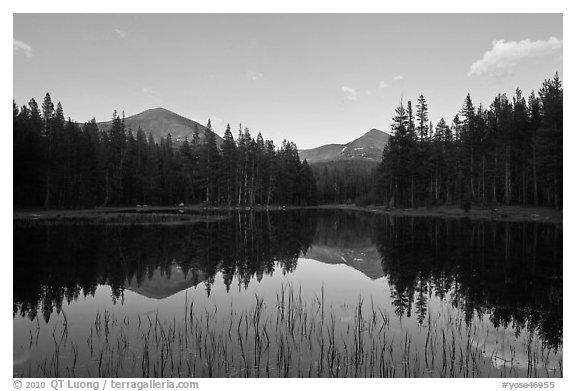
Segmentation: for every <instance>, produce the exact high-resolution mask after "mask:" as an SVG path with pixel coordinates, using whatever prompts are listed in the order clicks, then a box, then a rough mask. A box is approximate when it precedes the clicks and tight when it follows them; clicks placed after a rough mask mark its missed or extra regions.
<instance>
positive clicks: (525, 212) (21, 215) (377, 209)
mask: <svg viewBox="0 0 576 391" xmlns="http://www.w3.org/2000/svg"><path fill="white" fill-rule="evenodd" d="M306 209H321V210H342V211H353V212H365V213H374V214H379V215H389V216H413V217H434V218H461V219H463V218H467V219H470V220H491V221H497V222H534V223H547V224H554V225H556V226H559V227H560V229H562V221H563V212H562V211H558V210H555V209H552V208H543V207H531V206H530V207H524V206H497V207H496V208H494V209H491V208H487V209H482V208H479V207H472V208H471V209H470V211H468V212H465V211H463V210H462V209H460V208H458V207H450V206H436V207H419V208H414V209H410V208H406V209H404V208H395V209H390V210H389V209H387V208H386V207H384V206H357V205H351V204H327V205H317V206H293V205H285V206H282V205H274V206H268V207H266V206H262V205H256V206H253V207H231V206H230V207H229V206H216V205H215V206H205V205H202V204H194V205H187V206H183V207H179V206H146V207H134V206H132V207H130V206H125V207H96V208H91V209H39V208H34V209H14V210H13V222H15V223H19V224H25V223H35V222H42V223H46V222H51V223H66V222H70V223H72V222H77V223H80V222H85V223H92V224H115V225H130V224H193V223H198V222H206V221H215V220H218V219H219V217H217V216H206V215H204V214H205V213H211V212H228V213H231V212H246V211H253V212H275V211H286V210H306ZM175 212H180V213H175ZM186 212H188V213H186Z"/></svg>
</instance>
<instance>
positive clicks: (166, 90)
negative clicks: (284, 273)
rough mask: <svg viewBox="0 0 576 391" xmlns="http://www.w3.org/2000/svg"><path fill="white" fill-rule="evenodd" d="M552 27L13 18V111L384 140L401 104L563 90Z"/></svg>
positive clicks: (551, 17) (445, 107) (426, 19)
mask: <svg viewBox="0 0 576 391" xmlns="http://www.w3.org/2000/svg"><path fill="white" fill-rule="evenodd" d="M562 24H563V18H562V15H561V14H14V17H13V86H14V91H13V98H14V100H15V101H16V103H17V104H18V105H22V104H27V103H28V101H29V100H30V98H35V99H36V100H37V101H38V102H39V103H40V102H41V101H42V99H43V97H44V95H45V94H46V92H49V93H50V95H51V96H52V99H53V101H61V102H62V106H63V108H64V113H65V115H66V117H71V118H72V119H73V120H75V121H78V122H80V123H83V122H86V121H88V120H90V119H91V118H93V117H94V118H96V120H97V121H106V120H109V119H111V117H112V112H113V111H114V110H118V111H119V112H121V111H124V112H125V114H126V116H130V115H134V114H137V113H139V112H142V111H144V110H146V109H149V108H154V107H164V108H166V109H168V110H171V111H174V112H176V113H178V114H180V115H183V116H185V117H188V118H191V119H194V120H196V121H198V122H200V123H202V124H206V122H207V121H208V119H211V122H212V124H213V128H214V130H215V131H216V132H217V133H218V134H220V135H222V134H223V132H224V129H225V127H226V124H227V123H229V124H230V126H231V127H232V129H233V130H234V135H236V131H237V129H238V127H239V125H240V124H242V127H248V128H249V129H250V132H251V134H253V135H256V134H257V133H258V132H261V133H262V135H263V136H264V138H267V139H272V140H274V142H275V144H276V145H280V143H281V142H282V140H284V139H288V140H290V141H293V142H295V143H296V144H297V146H298V147H299V148H300V149H305V148H313V147H317V146H320V145H323V144H329V143H346V142H348V141H351V140H353V139H355V138H357V137H359V136H361V135H362V134H364V133H366V132H368V131H369V130H370V129H372V128H377V129H380V130H384V131H390V124H391V122H392V116H393V114H394V108H395V107H396V106H397V105H398V104H399V102H400V100H401V99H402V100H403V101H404V102H406V101H408V100H411V101H412V102H413V104H414V105H415V104H416V100H417V98H418V96H419V95H420V94H423V95H424V96H425V98H426V100H427V102H428V106H429V116H430V119H431V120H432V121H433V123H434V124H436V123H437V122H438V121H439V120H440V117H444V118H445V119H446V120H447V122H451V120H452V118H454V116H455V114H456V113H457V112H458V111H459V110H460V109H461V107H462V104H463V101H464V98H465V97H466V94H468V93H470V95H471V97H472V101H473V103H474V104H475V105H478V104H480V103H481V104H483V105H484V106H488V105H489V104H490V103H491V101H492V100H493V98H494V96H495V95H496V94H498V93H507V94H508V95H509V96H512V94H513V93H514V91H515V89H516V88H517V87H519V88H520V89H521V90H522V91H523V92H524V93H525V94H526V95H528V94H529V93H530V91H531V90H536V91H537V90H538V89H539V88H540V87H541V85H542V82H543V81H544V79H546V78H551V77H553V75H554V73H555V72H558V73H559V75H560V77H561V78H563V73H562V71H563V70H562V62H563V55H562V53H563V36H562V27H563V26H562Z"/></svg>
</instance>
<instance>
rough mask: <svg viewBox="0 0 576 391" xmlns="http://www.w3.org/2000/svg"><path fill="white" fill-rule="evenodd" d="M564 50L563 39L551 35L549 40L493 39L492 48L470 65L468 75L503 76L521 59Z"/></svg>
mask: <svg viewBox="0 0 576 391" xmlns="http://www.w3.org/2000/svg"><path fill="white" fill-rule="evenodd" d="M558 50H562V40H560V39H558V38H556V37H550V38H549V39H548V40H547V41H542V40H540V41H531V40H529V39H524V40H522V41H508V42H506V41H504V40H502V39H501V40H495V41H492V49H490V50H488V51H487V52H485V53H484V56H483V57H482V59H480V60H478V61H476V62H474V63H473V64H472V65H471V66H470V71H469V72H468V76H473V75H483V74H488V75H489V76H495V77H501V76H506V75H511V74H512V68H514V67H515V66H516V65H517V64H518V62H519V61H523V60H527V59H530V58H536V57H544V56H548V55H552V54H553V53H555V52H556V51H558Z"/></svg>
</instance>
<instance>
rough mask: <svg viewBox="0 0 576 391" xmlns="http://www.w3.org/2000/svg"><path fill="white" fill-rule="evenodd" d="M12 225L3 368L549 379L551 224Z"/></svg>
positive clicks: (283, 219) (253, 220)
mask: <svg viewBox="0 0 576 391" xmlns="http://www.w3.org/2000/svg"><path fill="white" fill-rule="evenodd" d="M224 217H225V218H224V219H219V220H215V221H211V222H201V223H197V224H191V225H134V226H131V225H125V226H118V225H110V226H107V225H104V226H103V225H91V224H63V225H55V224H50V225H42V224H36V225H34V224H32V225H30V226H26V227H19V226H16V225H15V227H14V276H13V278H14V291H13V329H14V333H13V349H14V361H13V375H14V376H15V377H20V376H23V377H148V376H150V377H268V376H270V377H286V376H287V377H500V376H504V377H561V376H562V370H563V354H562V348H563V331H562V291H563V288H562V284H563V282H562V281H563V272H562V230H561V228H558V227H556V226H554V225H551V224H543V223H513V222H492V221H472V220H468V219H439V218H422V217H418V218H417V217H390V216H386V215H374V214H369V213H362V212H352V211H337V210H313V209H312V210H310V209H309V210H290V211H275V212H269V213H265V212H243V213H236V212H234V213H228V214H224Z"/></svg>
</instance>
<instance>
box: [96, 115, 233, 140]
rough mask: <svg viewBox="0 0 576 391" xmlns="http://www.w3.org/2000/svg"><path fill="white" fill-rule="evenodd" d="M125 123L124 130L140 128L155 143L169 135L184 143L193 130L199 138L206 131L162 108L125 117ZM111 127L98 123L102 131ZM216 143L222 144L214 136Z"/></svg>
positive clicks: (196, 124) (192, 134) (218, 138)
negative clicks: (151, 137) (149, 134)
mask: <svg viewBox="0 0 576 391" xmlns="http://www.w3.org/2000/svg"><path fill="white" fill-rule="evenodd" d="M125 123H126V129H133V130H136V129H138V128H141V129H142V130H143V131H144V133H146V134H148V133H151V134H152V135H153V136H154V138H155V139H156V140H157V141H158V140H160V138H161V137H164V138H165V137H167V136H168V134H170V135H171V136H172V140H173V141H175V142H177V143H178V142H182V141H184V140H185V139H186V138H188V139H189V140H191V139H192V137H193V136H194V131H195V129H198V132H199V134H200V137H201V138H204V137H205V135H206V132H207V131H208V129H207V128H206V126H204V125H202V124H199V123H198V122H196V121H193V120H191V119H188V118H186V117H184V116H182V115H180V114H177V113H175V112H173V111H170V110H168V109H166V108H164V107H156V108H153V109H148V110H145V111H143V112H141V113H138V114H134V115H131V116H130V117H126V119H125ZM111 126H112V121H107V122H100V123H98V127H99V128H100V130H102V131H106V130H108V129H110V128H111ZM216 143H217V144H221V143H222V138H221V137H220V136H218V135H216Z"/></svg>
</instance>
